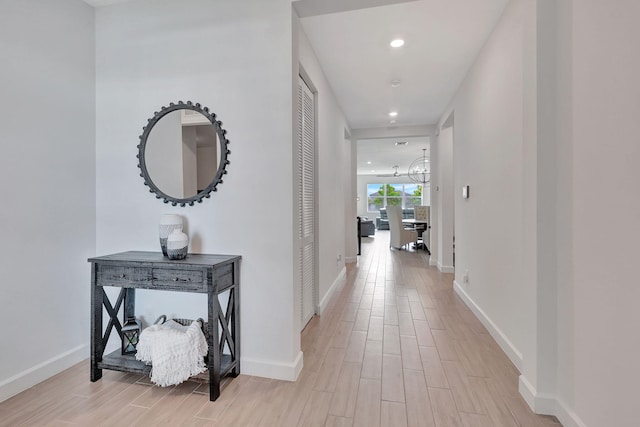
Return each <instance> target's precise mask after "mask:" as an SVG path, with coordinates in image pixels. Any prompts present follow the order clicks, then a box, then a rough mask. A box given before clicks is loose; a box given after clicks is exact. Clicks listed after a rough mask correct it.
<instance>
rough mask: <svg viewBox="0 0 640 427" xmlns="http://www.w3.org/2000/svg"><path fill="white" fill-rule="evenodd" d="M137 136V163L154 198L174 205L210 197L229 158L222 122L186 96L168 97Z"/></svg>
mask: <svg viewBox="0 0 640 427" xmlns="http://www.w3.org/2000/svg"><path fill="white" fill-rule="evenodd" d="M143 130H144V132H143V133H142V135H141V136H140V145H139V146H138V162H139V163H138V167H139V168H140V171H141V173H140V176H142V177H143V178H144V183H145V185H147V186H148V187H149V189H150V191H151V192H152V193H155V194H156V198H158V199H164V202H165V203H171V204H172V205H173V206H176V205H178V204H179V205H180V206H185V205H190V206H193V204H194V203H195V202H198V203H201V202H202V199H203V198H205V197H207V198H208V197H210V196H211V194H210V193H211V192H212V191H216V190H217V188H216V187H217V185H218V184H221V183H222V175H224V174H226V173H227V170H226V167H227V165H228V164H229V160H228V155H229V153H230V151H229V150H228V148H227V145H228V144H229V141H228V140H227V137H226V133H227V131H225V130H224V129H222V122H220V121H217V120H216V115H215V114H213V113H209V109H208V108H206V107H204V108H203V107H201V106H200V104H194V103H192V102H191V101H188V102H187V103H183V102H182V101H180V102H178V103H177V104H174V103H171V104H169V106H168V107H162V109H161V110H160V112H156V113H155V114H154V116H153V118H151V119H149V123H148V124H147V126H145V127H144V128H143Z"/></svg>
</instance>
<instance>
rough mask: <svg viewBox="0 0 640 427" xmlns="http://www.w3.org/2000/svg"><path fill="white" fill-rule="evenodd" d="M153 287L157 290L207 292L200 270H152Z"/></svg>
mask: <svg viewBox="0 0 640 427" xmlns="http://www.w3.org/2000/svg"><path fill="white" fill-rule="evenodd" d="M153 285H154V286H155V287H157V288H158V289H166V290H170V289H177V290H190V291H199V292H204V291H206V290H207V288H206V282H205V280H204V275H203V271H202V270H175V269H171V268H154V269H153Z"/></svg>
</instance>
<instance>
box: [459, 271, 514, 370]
mask: <svg viewBox="0 0 640 427" xmlns="http://www.w3.org/2000/svg"><path fill="white" fill-rule="evenodd" d="M453 289H454V290H455V291H456V294H458V296H459V297H460V298H462V301H464V303H465V304H466V305H467V307H469V309H471V311H473V314H475V315H476V317H477V318H478V320H480V322H481V323H482V324H483V325H484V327H485V328H487V330H488V331H489V333H490V334H491V336H492V337H493V339H495V340H496V342H497V343H498V345H499V346H500V348H502V350H503V351H504V352H505V353H506V354H507V357H508V358H509V359H510V360H511V362H513V364H514V365H515V366H516V368H517V369H518V371H519V372H522V353H520V352H519V351H518V349H517V348H516V347H515V346H514V345H513V344H512V343H511V341H510V340H509V339H508V338H507V336H506V335H505V334H504V333H503V332H502V331H501V330H500V329H499V328H498V327H497V326H496V324H495V323H493V321H492V320H491V319H490V318H489V317H488V316H487V315H486V314H485V312H484V311H483V310H482V309H481V308H480V307H479V306H478V305H477V304H476V303H475V302H474V301H473V300H472V299H471V297H470V296H469V295H468V294H467V292H466V291H465V290H464V289H463V288H462V287H461V286H460V284H459V283H458V282H456V281H455V280H454V281H453Z"/></svg>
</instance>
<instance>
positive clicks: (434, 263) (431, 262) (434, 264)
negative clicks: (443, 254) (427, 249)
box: [429, 254, 438, 267]
mask: <svg viewBox="0 0 640 427" xmlns="http://www.w3.org/2000/svg"><path fill="white" fill-rule="evenodd" d="M429 265H430V266H431V267H437V266H438V260H437V259H435V258H434V257H433V254H432V255H431V256H430V257H429Z"/></svg>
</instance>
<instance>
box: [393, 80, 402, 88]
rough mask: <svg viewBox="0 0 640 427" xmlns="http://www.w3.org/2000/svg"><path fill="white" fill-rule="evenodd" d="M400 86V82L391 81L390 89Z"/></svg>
mask: <svg viewBox="0 0 640 427" xmlns="http://www.w3.org/2000/svg"><path fill="white" fill-rule="evenodd" d="M398 86H400V80H397V79H396V80H391V87H398Z"/></svg>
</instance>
